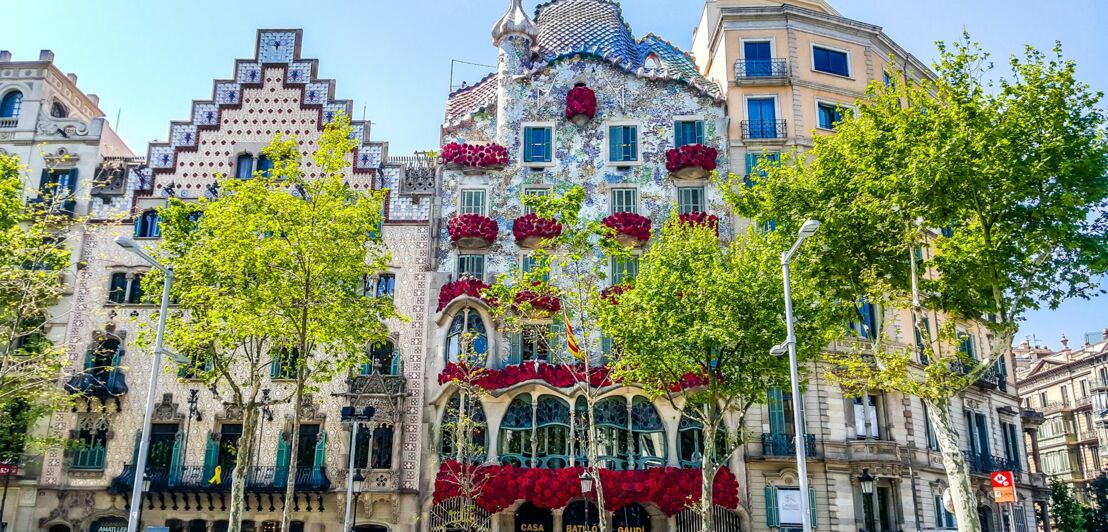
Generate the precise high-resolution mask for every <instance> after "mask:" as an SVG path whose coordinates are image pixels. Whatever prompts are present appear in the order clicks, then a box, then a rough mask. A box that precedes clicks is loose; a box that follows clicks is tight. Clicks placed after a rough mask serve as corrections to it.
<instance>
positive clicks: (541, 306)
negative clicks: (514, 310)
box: [513, 290, 562, 312]
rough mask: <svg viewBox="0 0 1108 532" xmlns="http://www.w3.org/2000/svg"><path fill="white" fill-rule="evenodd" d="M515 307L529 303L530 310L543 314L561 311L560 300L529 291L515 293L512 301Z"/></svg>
mask: <svg viewBox="0 0 1108 532" xmlns="http://www.w3.org/2000/svg"><path fill="white" fill-rule="evenodd" d="M513 302H514V303H515V304H516V305H523V304H525V303H529V304H530V305H531V308H532V309H535V310H541V311H544V312H558V311H559V310H562V300H560V299H558V297H557V296H553V295H550V294H540V293H538V292H534V291H531V290H524V291H522V292H517V293H516V296H515V299H514V301H513Z"/></svg>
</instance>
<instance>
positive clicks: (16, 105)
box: [0, 91, 23, 118]
mask: <svg viewBox="0 0 1108 532" xmlns="http://www.w3.org/2000/svg"><path fill="white" fill-rule="evenodd" d="M22 107H23V93H22V92H19V91H11V92H9V93H7V94H5V95H4V99H3V100H0V118H15V117H17V116H19V109H20V108H22Z"/></svg>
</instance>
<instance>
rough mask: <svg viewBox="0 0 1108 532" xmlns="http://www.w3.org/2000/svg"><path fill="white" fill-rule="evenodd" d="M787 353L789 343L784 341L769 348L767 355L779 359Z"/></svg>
mask: <svg viewBox="0 0 1108 532" xmlns="http://www.w3.org/2000/svg"><path fill="white" fill-rule="evenodd" d="M788 352H789V341H788V340H785V341H784V342H781V343H779V344H777V345H775V346H773V347H771V348H769V354H771V355H773V356H775V357H779V356H782V355H784V354H785V353H788Z"/></svg>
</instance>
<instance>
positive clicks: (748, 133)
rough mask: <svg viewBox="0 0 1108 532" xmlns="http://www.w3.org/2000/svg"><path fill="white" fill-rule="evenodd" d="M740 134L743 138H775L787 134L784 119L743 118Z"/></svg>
mask: <svg viewBox="0 0 1108 532" xmlns="http://www.w3.org/2000/svg"><path fill="white" fill-rule="evenodd" d="M742 134H743V139H745V140H776V139H784V138H785V137H786V136H788V128H787V127H786V123H785V121H784V120H743V121H742Z"/></svg>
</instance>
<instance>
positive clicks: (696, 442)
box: [677, 414, 727, 467]
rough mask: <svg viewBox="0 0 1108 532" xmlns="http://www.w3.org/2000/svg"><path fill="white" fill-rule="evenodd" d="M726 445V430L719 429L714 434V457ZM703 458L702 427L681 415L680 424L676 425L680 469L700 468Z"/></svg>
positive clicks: (695, 421)
mask: <svg viewBox="0 0 1108 532" xmlns="http://www.w3.org/2000/svg"><path fill="white" fill-rule="evenodd" d="M726 445H727V432H726V428H724V427H722V426H721V427H720V428H719V430H718V431H717V432H716V451H715V454H716V456H719V452H720V450H721V449H723V448H724V447H725V446H726ZM703 457H704V425H703V424H701V423H700V422H699V421H697V420H695V419H692V418H690V417H688V416H687V415H684V414H682V415H681V422H680V423H678V424H677V458H678V459H679V460H680V462H681V467H700V466H701V459H702V458H703Z"/></svg>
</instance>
